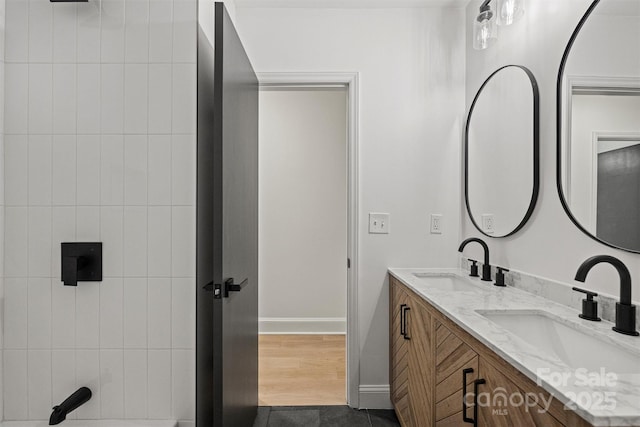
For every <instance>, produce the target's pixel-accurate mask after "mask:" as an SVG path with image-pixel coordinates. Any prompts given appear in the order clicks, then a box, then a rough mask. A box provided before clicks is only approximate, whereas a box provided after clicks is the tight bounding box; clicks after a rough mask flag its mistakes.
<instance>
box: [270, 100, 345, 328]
mask: <svg viewBox="0 0 640 427" xmlns="http://www.w3.org/2000/svg"><path fill="white" fill-rule="evenodd" d="M259 158H260V221H259V223H260V227H259V228H260V234H259V239H258V241H259V242H260V243H259V246H260V250H259V258H260V281H259V283H260V301H259V314H260V331H261V332H279V333H295V332H316V333H323V332H332V333H344V332H345V331H346V295H347V91H346V89H265V90H262V91H261V92H260V156H259Z"/></svg>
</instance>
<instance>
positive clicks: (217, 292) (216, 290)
mask: <svg viewBox="0 0 640 427" xmlns="http://www.w3.org/2000/svg"><path fill="white" fill-rule="evenodd" d="M202 289H204V290H205V291H207V292H213V298H214V299H221V298H222V285H220V284H215V285H214V284H213V282H212V283H207V284H206V285H204V286H203V287H202Z"/></svg>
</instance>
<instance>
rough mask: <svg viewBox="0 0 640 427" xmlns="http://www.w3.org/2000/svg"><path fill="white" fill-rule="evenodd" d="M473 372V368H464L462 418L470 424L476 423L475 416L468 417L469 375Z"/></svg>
mask: <svg viewBox="0 0 640 427" xmlns="http://www.w3.org/2000/svg"><path fill="white" fill-rule="evenodd" d="M472 373H473V368H466V369H463V370H462V420H463V421H464V422H465V423H469V424H475V421H474V420H473V418H469V417H467V375H469V374H472ZM474 400H475V397H474Z"/></svg>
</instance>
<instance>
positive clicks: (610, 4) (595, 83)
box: [557, 0, 640, 253]
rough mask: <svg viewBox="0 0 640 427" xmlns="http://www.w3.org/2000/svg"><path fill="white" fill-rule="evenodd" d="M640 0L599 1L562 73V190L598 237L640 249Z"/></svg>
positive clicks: (574, 216)
mask: <svg viewBox="0 0 640 427" xmlns="http://www.w3.org/2000/svg"><path fill="white" fill-rule="evenodd" d="M639 23H640V1H637V0H633V1H629V0H602V1H594V2H593V3H592V4H591V6H590V8H589V10H588V11H587V13H586V14H585V16H584V17H583V18H582V20H581V21H580V23H579V24H578V27H577V28H576V30H575V31H574V33H573V35H572V37H571V39H570V41H569V44H568V46H567V48H566V50H565V54H564V57H563V60H562V63H561V66H560V72H559V75H558V147H557V151H558V173H557V180H558V192H559V194H560V199H561V201H562V204H563V206H564V208H565V210H566V211H567V213H568V214H569V217H570V218H571V220H572V221H573V222H574V223H575V224H576V225H577V226H578V227H579V228H580V229H581V230H582V231H584V232H585V233H587V234H588V235H589V236H591V237H592V238H594V239H596V240H598V241H600V242H602V243H604V244H606V245H608V246H612V247H615V248H618V249H623V250H627V251H630V252H637V253H640V25H639Z"/></svg>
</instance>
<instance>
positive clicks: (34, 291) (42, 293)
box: [27, 278, 51, 349]
mask: <svg viewBox="0 0 640 427" xmlns="http://www.w3.org/2000/svg"><path fill="white" fill-rule="evenodd" d="M27 288H28V298H27V304H28V306H27V316H28V317H27V326H28V327H27V331H28V334H27V336H28V342H29V349H50V348H51V279H44V278H30V279H29V281H28V284H27Z"/></svg>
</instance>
